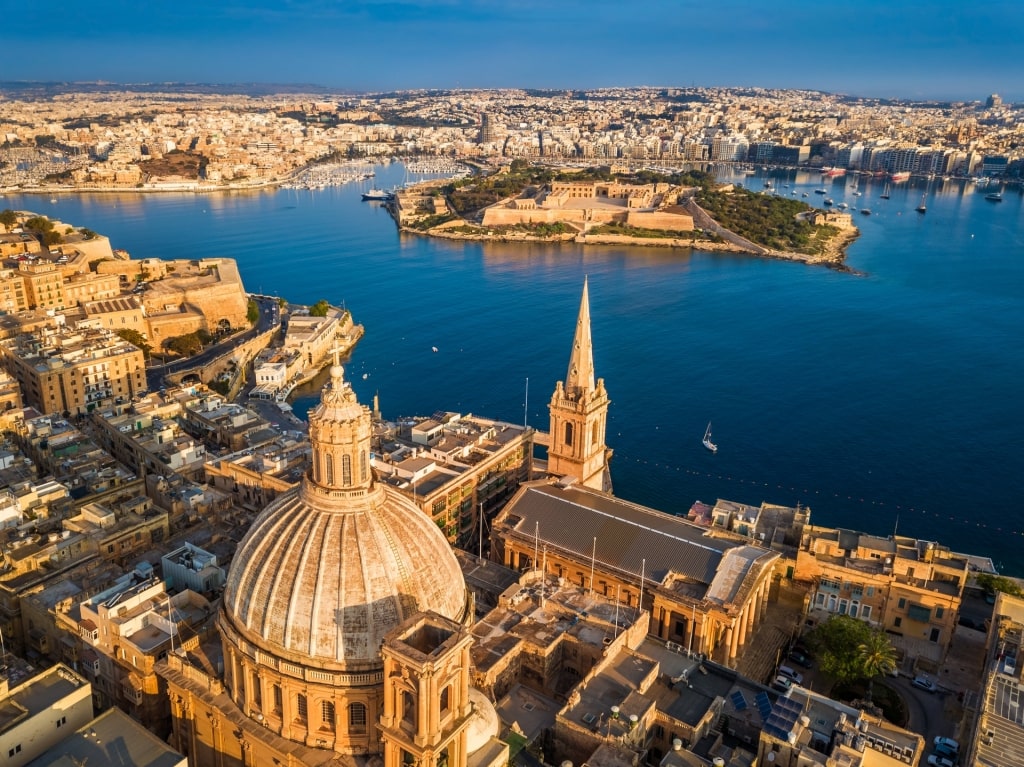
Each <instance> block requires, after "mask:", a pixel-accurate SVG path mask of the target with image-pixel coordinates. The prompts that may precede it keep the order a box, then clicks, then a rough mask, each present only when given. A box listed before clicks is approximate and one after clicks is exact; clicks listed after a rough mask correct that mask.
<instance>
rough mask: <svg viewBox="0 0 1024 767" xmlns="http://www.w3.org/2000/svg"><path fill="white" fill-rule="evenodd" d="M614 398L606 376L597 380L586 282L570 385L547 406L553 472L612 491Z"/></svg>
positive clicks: (560, 388) (568, 379) (563, 385)
mask: <svg viewBox="0 0 1024 767" xmlns="http://www.w3.org/2000/svg"><path fill="white" fill-rule="evenodd" d="M610 404H611V400H610V399H609V398H608V392H607V391H605V388H604V379H603V378H598V379H596V382H595V378H594V346H593V340H592V338H591V333H590V297H589V293H588V289H587V282H586V280H584V282H583V297H582V299H581V300H580V311H579V316H578V317H577V319H576V335H575V337H574V338H573V342H572V353H571V354H570V356H569V372H568V373H567V374H566V377H565V381H564V382H562V381H559V382H558V383H557V384H555V391H554V394H552V395H551V402H550V403H549V404H548V411H549V413H550V414H551V427H550V430H551V433H550V440H551V443H550V445H549V447H548V473H549V474H552V475H554V476H558V477H565V476H567V477H572V478H574V479H575V480H576V481H577V482H579V483H580V484H582V485H585V486H587V487H590V488H593V489H595V490H603V491H605V492H611V489H612V478H611V473H610V471H609V468H608V462H609V460H610V459H611V455H612V451H611V450H610V449H609V448H608V447H607V446H606V445H605V429H606V426H607V422H608V406H609V405H610Z"/></svg>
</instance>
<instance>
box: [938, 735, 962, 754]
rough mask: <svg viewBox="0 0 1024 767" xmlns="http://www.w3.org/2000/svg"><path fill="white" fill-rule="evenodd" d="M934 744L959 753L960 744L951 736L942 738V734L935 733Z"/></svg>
mask: <svg viewBox="0 0 1024 767" xmlns="http://www.w3.org/2000/svg"><path fill="white" fill-rule="evenodd" d="M934 745H935V747H936V748H944V749H947V750H949V751H952V752H953V753H954V754H958V753H960V744H959V743H957V742H956V741H955V740H953V739H952V738H944V737H943V736H942V735H936V736H935V741H934Z"/></svg>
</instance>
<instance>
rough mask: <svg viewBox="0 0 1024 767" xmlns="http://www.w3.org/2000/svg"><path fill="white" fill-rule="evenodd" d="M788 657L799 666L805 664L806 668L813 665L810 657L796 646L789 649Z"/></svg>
mask: <svg viewBox="0 0 1024 767" xmlns="http://www.w3.org/2000/svg"><path fill="white" fill-rule="evenodd" d="M787 657H788V658H789V659H790V660H791V661H793V662H794V663H795V664H796V665H798V666H803V667H804V668H810V667H811V659H810V657H809V656H808V655H807V654H806V653H804V652H803V651H802V650H797V649H796V648H794V649H792V650H790V651H789V655H788V656H787Z"/></svg>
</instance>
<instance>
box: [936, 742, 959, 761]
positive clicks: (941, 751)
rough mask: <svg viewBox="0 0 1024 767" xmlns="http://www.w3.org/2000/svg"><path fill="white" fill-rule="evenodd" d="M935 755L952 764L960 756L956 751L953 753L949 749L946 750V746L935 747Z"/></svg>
mask: <svg viewBox="0 0 1024 767" xmlns="http://www.w3.org/2000/svg"><path fill="white" fill-rule="evenodd" d="M935 755H936V756H941V757H943V758H945V759H949V760H950V761H952V762H955V761H956V760H957V757H959V756H960V755H959V754H958V753H957V752H956V751H954V750H953V749H951V748H947V747H946V746H936V747H935Z"/></svg>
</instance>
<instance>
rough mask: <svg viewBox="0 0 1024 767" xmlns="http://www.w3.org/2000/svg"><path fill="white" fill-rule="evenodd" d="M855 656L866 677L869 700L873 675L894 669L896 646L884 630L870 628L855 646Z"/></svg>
mask: <svg viewBox="0 0 1024 767" xmlns="http://www.w3.org/2000/svg"><path fill="white" fill-rule="evenodd" d="M857 657H858V660H859V661H860V664H861V667H862V668H863V669H864V672H865V673H866V674H867V677H868V700H871V696H872V693H873V689H872V688H873V686H874V683H875V677H879V676H885V675H887V674H891V673H892V672H893V671H895V670H896V648H895V647H893V646H892V642H890V641H889V637H887V636H886V635H885V633H884V632H882V631H879V630H878V629H872V630H871V633H870V634H868V637H867V639H866V640H865V641H863V642H861V644H859V645H858V646H857Z"/></svg>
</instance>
